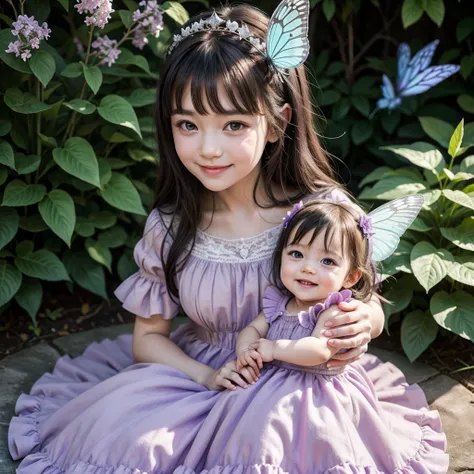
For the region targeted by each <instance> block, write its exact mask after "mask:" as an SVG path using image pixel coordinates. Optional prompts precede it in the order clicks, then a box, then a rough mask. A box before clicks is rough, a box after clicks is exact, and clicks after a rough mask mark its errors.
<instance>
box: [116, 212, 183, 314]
mask: <svg viewBox="0 0 474 474" xmlns="http://www.w3.org/2000/svg"><path fill="white" fill-rule="evenodd" d="M165 233H166V229H165V227H164V225H163V222H162V218H161V215H160V213H159V212H158V210H156V209H154V210H153V211H152V212H151V213H150V215H149V216H148V219H147V221H146V224H145V231H144V232H143V237H142V238H141V239H140V240H139V241H138V243H137V245H136V246H135V250H134V258H135V262H136V263H137V265H138V267H139V271H138V272H137V273H135V274H133V275H131V276H130V277H129V278H127V279H126V280H125V281H124V282H123V283H122V284H121V285H120V286H119V287H118V288H117V289H116V290H115V296H116V297H117V298H118V299H119V300H120V301H121V302H122V306H123V307H124V308H125V309H126V310H128V311H130V312H131V313H134V314H136V315H138V316H141V317H143V318H149V317H150V316H152V315H153V314H161V315H162V316H163V318H164V319H172V318H174V317H175V316H176V315H177V314H178V308H179V305H178V304H177V303H176V302H175V301H173V299H171V296H170V295H169V293H168V289H167V287H166V282H165V274H164V271H163V265H162V262H161V256H160V255H161V246H162V245H166V246H169V241H168V239H166V240H167V241H166V242H165V241H164V240H165V239H164V237H165ZM166 248H167V247H165V251H166ZM165 253H166V252H165Z"/></svg>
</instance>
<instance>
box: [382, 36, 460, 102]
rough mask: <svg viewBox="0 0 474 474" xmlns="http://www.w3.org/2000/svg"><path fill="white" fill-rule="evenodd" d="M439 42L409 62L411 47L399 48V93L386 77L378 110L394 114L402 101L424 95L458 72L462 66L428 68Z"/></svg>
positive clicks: (426, 48)
mask: <svg viewBox="0 0 474 474" xmlns="http://www.w3.org/2000/svg"><path fill="white" fill-rule="evenodd" d="M438 43H439V40H435V41H433V42H432V43H430V44H429V45H428V46H425V47H424V48H423V49H421V50H420V51H418V53H416V54H415V56H414V57H413V59H411V60H410V46H408V45H407V44H406V43H402V44H400V46H399V47H398V53H397V61H398V76H397V90H396V91H395V89H394V87H393V85H392V83H391V81H390V79H389V78H388V77H387V76H386V75H385V74H384V75H383V77H382V82H383V84H382V87H381V89H382V94H383V98H382V99H379V100H378V101H377V108H379V109H388V110H393V109H395V108H397V107H399V106H400V104H401V103H402V97H407V96H410V95H417V94H421V93H422V92H425V91H427V90H428V89H431V88H432V87H433V86H435V85H436V84H439V83H440V82H441V81H444V79H446V78H448V77H449V76H451V75H452V74H454V73H455V72H458V71H459V69H460V66H458V65H456V64H442V65H440V66H430V67H428V66H429V64H430V63H431V60H432V58H433V54H434V52H435V49H436V46H438Z"/></svg>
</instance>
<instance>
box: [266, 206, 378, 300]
mask: <svg viewBox="0 0 474 474" xmlns="http://www.w3.org/2000/svg"><path fill="white" fill-rule="evenodd" d="M360 216H361V213H360V211H358V210H357V209H356V208H355V207H354V206H353V205H351V204H349V203H342V202H338V203H337V202H332V201H328V200H324V199H314V200H311V201H308V202H307V203H305V204H304V206H303V207H302V208H301V209H300V210H299V211H297V212H296V213H295V214H294V216H293V217H292V218H291V219H290V220H289V222H288V225H287V227H286V228H284V229H283V231H282V233H281V234H280V238H279V240H278V243H277V246H276V249H275V252H274V255H273V267H272V273H273V275H272V276H273V281H274V283H275V284H276V285H277V286H278V287H280V289H284V288H283V285H282V282H281V280H280V270H281V260H282V255H283V252H284V250H285V248H286V247H287V246H289V245H294V244H297V243H298V242H300V241H301V240H302V239H303V238H304V237H305V236H306V235H307V234H308V233H312V235H311V240H310V243H313V241H314V239H316V237H317V236H318V235H319V234H320V233H321V232H325V234H324V247H325V249H326V250H329V249H330V247H331V245H332V241H333V239H334V236H335V235H336V233H339V235H340V238H341V245H342V251H343V253H344V254H345V255H344V257H348V258H349V259H350V270H349V271H350V272H353V271H359V272H361V273H362V276H361V278H360V279H359V281H358V282H357V283H356V284H355V285H354V286H353V287H352V288H351V291H352V294H353V296H354V298H356V299H358V300H361V301H368V300H369V299H370V297H371V295H372V293H373V292H374V291H375V290H376V287H377V285H376V266H375V264H374V263H373V262H372V260H371V259H370V258H369V242H368V240H367V239H366V238H365V237H364V235H363V234H362V231H361V229H360V227H359V223H358V221H359V218H360ZM293 231H295V232H293ZM290 238H292V240H291V241H290Z"/></svg>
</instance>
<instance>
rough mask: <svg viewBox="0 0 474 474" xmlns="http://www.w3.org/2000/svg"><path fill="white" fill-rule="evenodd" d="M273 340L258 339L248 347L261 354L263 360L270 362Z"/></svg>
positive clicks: (271, 359) (272, 358)
mask: <svg viewBox="0 0 474 474" xmlns="http://www.w3.org/2000/svg"><path fill="white" fill-rule="evenodd" d="M274 342H275V341H270V340H268V339H264V338H262V339H259V340H258V341H257V342H254V343H253V344H250V346H249V347H250V349H255V350H256V351H257V352H258V353H259V354H260V356H261V358H262V360H263V362H272V361H273V360H274V357H273V344H274Z"/></svg>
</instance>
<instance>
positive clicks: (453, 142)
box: [448, 119, 464, 158]
mask: <svg viewBox="0 0 474 474" xmlns="http://www.w3.org/2000/svg"><path fill="white" fill-rule="evenodd" d="M463 136H464V119H462V120H461V122H460V123H459V125H458V126H457V127H456V130H454V133H453V135H452V136H451V138H450V140H449V146H448V153H449V155H450V156H451V157H453V158H454V157H456V155H457V154H458V153H459V149H460V148H461V144H462V138H463Z"/></svg>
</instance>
